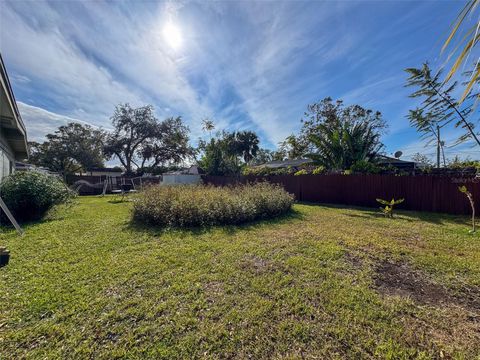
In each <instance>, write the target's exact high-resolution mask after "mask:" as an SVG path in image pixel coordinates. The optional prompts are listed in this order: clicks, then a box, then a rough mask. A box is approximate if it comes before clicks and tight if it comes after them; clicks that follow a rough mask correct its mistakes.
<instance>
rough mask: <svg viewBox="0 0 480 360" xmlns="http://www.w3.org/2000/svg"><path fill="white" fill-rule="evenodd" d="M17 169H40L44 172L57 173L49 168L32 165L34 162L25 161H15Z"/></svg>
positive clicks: (39, 170)
mask: <svg viewBox="0 0 480 360" xmlns="http://www.w3.org/2000/svg"><path fill="white" fill-rule="evenodd" d="M15 171H38V172H41V173H44V174H55V173H53V172H51V171H50V170H48V169H47V168H44V167H40V166H36V165H32V164H27V163H23V162H19V161H17V162H15Z"/></svg>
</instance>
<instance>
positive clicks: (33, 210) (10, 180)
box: [0, 171, 75, 221]
mask: <svg viewBox="0 0 480 360" xmlns="http://www.w3.org/2000/svg"><path fill="white" fill-rule="evenodd" d="M0 195H1V197H2V199H3V201H5V204H6V205H7V206H8V208H9V210H10V211H11V212H12V214H13V216H14V217H15V219H16V220H17V221H29V220H37V219H41V218H42V217H43V216H44V215H45V214H46V212H47V211H48V210H50V209H51V208H52V207H53V206H55V205H58V204H61V203H64V202H66V201H68V200H69V199H71V198H72V197H74V195H75V193H74V192H73V191H72V190H70V189H68V188H67V187H66V186H65V184H64V183H63V182H62V180H60V179H59V178H57V177H56V176H53V175H48V174H43V173H40V172H37V171H17V172H15V173H13V174H11V175H9V176H7V177H6V178H4V179H3V181H2V183H1V184H0Z"/></svg>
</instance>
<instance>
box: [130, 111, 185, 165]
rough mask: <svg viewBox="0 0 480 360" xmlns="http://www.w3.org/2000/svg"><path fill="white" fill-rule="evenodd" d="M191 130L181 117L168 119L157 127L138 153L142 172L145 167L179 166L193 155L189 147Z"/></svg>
mask: <svg viewBox="0 0 480 360" xmlns="http://www.w3.org/2000/svg"><path fill="white" fill-rule="evenodd" d="M188 133H189V129H188V127H187V126H186V125H184V124H183V122H182V119H181V117H177V118H168V119H166V120H164V121H162V122H160V123H158V124H156V126H155V131H154V132H152V133H151V136H150V137H149V138H147V139H146V140H145V141H144V143H142V144H141V146H140V147H139V150H138V151H137V157H138V158H139V159H140V161H141V162H140V167H139V168H140V170H143V169H144V168H145V167H149V168H155V167H157V166H168V165H170V163H173V164H178V163H180V162H182V161H184V160H186V159H187V158H189V157H191V156H192V155H193V149H192V148H191V146H190V145H189V143H188V141H189V136H188Z"/></svg>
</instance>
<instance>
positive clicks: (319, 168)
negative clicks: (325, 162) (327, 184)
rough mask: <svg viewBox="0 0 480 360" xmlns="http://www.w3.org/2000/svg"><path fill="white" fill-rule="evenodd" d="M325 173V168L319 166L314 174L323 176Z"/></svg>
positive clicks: (314, 170)
mask: <svg viewBox="0 0 480 360" xmlns="http://www.w3.org/2000/svg"><path fill="white" fill-rule="evenodd" d="M324 173H325V167H324V166H322V165H320V166H317V167H316V168H315V169H313V171H312V174H313V175H321V174H324Z"/></svg>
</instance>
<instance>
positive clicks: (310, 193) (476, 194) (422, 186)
mask: <svg viewBox="0 0 480 360" xmlns="http://www.w3.org/2000/svg"><path fill="white" fill-rule="evenodd" d="M203 180H204V182H205V183H208V184H213V185H216V186H224V185H229V184H234V183H246V182H254V181H269V182H271V183H277V184H280V185H282V186H283V187H284V188H285V190H286V191H288V192H289V193H292V194H294V195H295V198H296V199H297V200H298V201H306V202H318V203H330V204H344V205H355V206H365V207H378V206H379V204H378V203H377V202H376V200H375V199H376V198H381V199H386V200H390V199H392V197H393V198H395V199H398V198H404V199H405V202H404V203H403V204H401V205H399V206H398V207H399V208H402V209H407V210H418V211H432V212H441V213H448V214H470V213H471V209H470V204H469V202H468V200H467V198H466V197H465V195H463V194H462V193H460V192H459V191H458V187H459V186H460V185H463V184H464V185H466V186H467V188H468V189H469V191H470V192H471V193H472V194H473V198H474V199H475V203H476V211H477V213H480V179H478V178H477V179H473V178H470V179H468V178H450V177H439V176H394V175H302V176H292V175H281V176H268V177H255V176H241V177H224V176H203Z"/></svg>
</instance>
